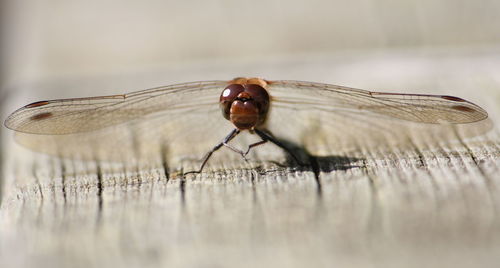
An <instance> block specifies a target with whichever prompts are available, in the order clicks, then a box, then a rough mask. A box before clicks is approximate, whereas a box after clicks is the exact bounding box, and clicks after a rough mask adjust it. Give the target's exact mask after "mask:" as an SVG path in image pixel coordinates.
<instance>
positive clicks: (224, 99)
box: [219, 84, 245, 120]
mask: <svg viewBox="0 0 500 268" xmlns="http://www.w3.org/2000/svg"><path fill="white" fill-rule="evenodd" d="M244 90H245V88H244V87H243V86H242V85H240V84H232V85H229V86H227V87H226V88H224V90H223V91H222V93H221V94H220V98H219V103H220V107H221V110H222V115H224V117H225V118H226V119H227V120H229V112H230V110H231V103H232V102H233V101H234V99H236V97H238V95H239V94H240V93H241V92H243V91H244Z"/></svg>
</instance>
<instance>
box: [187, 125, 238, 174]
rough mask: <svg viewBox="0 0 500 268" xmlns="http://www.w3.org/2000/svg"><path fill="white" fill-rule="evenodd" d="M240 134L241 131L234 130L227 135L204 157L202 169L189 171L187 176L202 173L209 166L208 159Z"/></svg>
mask: <svg viewBox="0 0 500 268" xmlns="http://www.w3.org/2000/svg"><path fill="white" fill-rule="evenodd" d="M239 133H240V131H239V130H238V129H233V130H232V131H231V132H230V133H229V135H227V136H226V137H225V138H224V139H223V140H222V142H221V143H219V144H217V145H215V146H214V148H212V150H210V151H209V152H208V153H207V154H206V155H205V156H204V157H203V162H202V164H201V166H200V169H198V170H196V171H189V172H186V173H185V174H192V173H201V171H202V170H203V168H204V167H205V164H207V162H208V159H210V156H212V154H213V153H214V152H215V151H217V150H219V149H220V148H221V147H222V146H223V145H226V144H227V143H228V142H229V141H230V140H232V139H233V138H234V137H236V135H238V134H239Z"/></svg>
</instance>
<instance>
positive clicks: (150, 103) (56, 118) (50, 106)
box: [5, 81, 227, 135]
mask: <svg viewBox="0 0 500 268" xmlns="http://www.w3.org/2000/svg"><path fill="white" fill-rule="evenodd" d="M225 84H227V82H225V81H205V82H193V83H183V84H176V85H170V86H165V87H158V88H152V89H147V90H143V91H137V92H132V93H128V94H122V95H112V96H100V97H89V98H76V99H60V100H48V101H38V102H34V103H31V104H28V105H26V106H24V107H22V108H20V109H18V110H17V111H15V112H14V113H12V114H11V115H10V116H9V117H8V118H7V120H6V121H5V126H7V127H8V128H10V129H13V130H16V131H19V132H24V133H32V134H50V135H54V134H72V133H81V132H88V131H94V130H99V129H102V128H105V127H109V126H113V125H117V124H120V123H124V122H129V121H132V120H135V119H141V120H145V119H147V117H150V116H156V115H158V114H162V115H164V116H167V117H173V116H174V115H175V116H176V117H178V116H182V114H183V113H190V112H196V111H197V110H201V111H202V112H206V111H207V110H211V109H214V108H216V107H217V104H218V103H217V97H218V95H219V94H220V91H221V90H222V88H223V87H224V85H225Z"/></svg>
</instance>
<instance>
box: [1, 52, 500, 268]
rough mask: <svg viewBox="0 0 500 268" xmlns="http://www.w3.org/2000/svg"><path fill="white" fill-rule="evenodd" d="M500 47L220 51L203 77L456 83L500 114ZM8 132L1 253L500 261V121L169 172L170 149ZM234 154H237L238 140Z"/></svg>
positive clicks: (426, 85)
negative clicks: (58, 153) (83, 143)
mask: <svg viewBox="0 0 500 268" xmlns="http://www.w3.org/2000/svg"><path fill="white" fill-rule="evenodd" d="M499 55H500V54H499V53H498V51H497V50H495V49H493V50H489V51H486V52H485V51H482V52H480V53H476V52H475V51H473V53H471V52H470V51H469V52H467V53H464V54H460V53H458V54H454V56H449V55H447V54H446V53H442V52H437V53H436V54H430V55H418V54H412V53H406V52H403V53H395V54H383V55H375V56H373V55H372V56H366V55H360V56H356V57H347V58H346V57H340V58H336V57H329V58H321V59H318V58H317V59H314V60H309V61H304V62H300V63H295V64H282V65H278V64H274V65H273V64H271V65H270V66H272V67H273V68H268V69H263V68H262V67H255V66H258V65H257V64H256V65H252V66H254V67H248V66H246V67H240V68H239V69H238V68H236V69H231V71H228V70H229V68H230V67H231V68H232V67H234V66H230V67H223V68H220V70H218V71H217V72H212V73H209V74H207V76H208V77H206V79H211V78H219V79H226V78H231V77H220V76H219V77H213V76H215V75H220V74H230V75H233V74H232V73H231V72H236V71H246V72H247V73H250V74H249V75H254V74H255V75H260V76H265V77H266V78H270V79H274V78H289V79H307V80H316V81H318V82H330V83H337V84H344V85H346V86H355V87H360V88H366V89H377V90H390V89H393V91H402V92H405V90H407V91H408V92H414V93H435V94H447V95H455V96H460V97H463V98H465V99H469V100H471V101H473V102H475V103H477V104H478V105H480V106H482V107H483V108H485V109H486V110H487V111H488V113H489V114H490V118H491V121H492V122H493V123H495V124H496V125H498V124H499V123H500V121H499V116H500V75H498V70H500V60H499V58H500V57H499ZM268 66H269V65H268ZM278 67H279V68H278ZM224 68H227V69H224ZM252 68H253V69H252ZM401 68H407V69H405V70H404V71H401ZM314 70H318V71H317V72H315V71H314ZM187 72H189V68H186V73H187ZM247 73H240V74H239V75H246V74H247ZM191 75H193V74H191ZM201 75H203V73H199V74H198V77H201ZM193 76H194V75H193ZM186 77H188V75H186ZM112 79H113V78H110V80H112ZM137 79H138V80H140V79H139V78H137ZM201 79H203V77H201ZM336 79H338V80H340V81H336ZM128 82H129V81H124V82H123V83H128ZM167 83H168V81H167ZM97 84H99V83H97ZM134 85H140V83H136V84H134ZM54 88H55V89H57V88H58V87H57V84H56V87H54ZM61 88H64V86H61ZM426 89H427V90H426ZM429 89H431V90H429ZM418 90H421V91H418ZM46 92H49V91H46ZM114 93H121V92H114ZM12 94H13V95H12ZM54 94H55V95H57V94H58V92H57V90H56V91H55V92H54ZM60 94H69V93H67V92H64V93H62V91H61V93H60ZM37 95H38V96H37V97H40V99H46V98H50V96H52V95H50V94H48V93H47V95H44V93H43V91H41V92H38V93H37ZM26 96H29V97H32V96H31V95H29V94H24V95H23V94H21V93H19V92H18V93H17V94H14V93H11V98H10V100H11V101H10V102H9V107H10V108H14V106H18V105H21V104H25V103H27V102H28V101H31V100H32V99H31V98H27V97H26ZM64 97H67V96H66V95H65V96H64ZM35 100H36V99H35ZM4 112H7V111H4ZM1 133H2V160H3V162H2V168H3V170H2V185H3V186H2V204H1V211H0V266H1V267H159V266H164V267H261V266H263V267H334V265H336V266H337V267H387V266H389V267H423V266H425V267H452V266H454V267H496V266H497V265H498V263H500V218H499V216H498V213H499V206H500V191H499V187H500V176H499V174H500V173H499V165H500V148H499V143H500V136H499V132H498V128H497V127H494V128H493V129H492V130H491V131H490V132H488V133H486V134H485V135H482V136H478V137H474V138H465V139H461V140H459V141H458V142H455V143H453V144H445V145H443V144H442V145H437V146H435V145H432V146H421V145H420V143H416V142H415V143H413V144H412V146H410V147H409V148H397V147H386V148H377V149H373V148H364V147H362V146H361V147H360V148H358V150H357V151H351V152H350V153H349V152H341V153H339V155H334V156H330V157H318V158H314V159H313V160H314V162H315V163H316V164H317V166H314V165H313V166H308V167H304V168H299V167H297V166H295V165H286V161H284V159H283V154H282V153H281V151H279V149H276V148H275V147H273V146H271V145H266V146H262V147H259V148H257V150H256V151H255V153H254V154H253V155H252V157H253V159H254V161H250V163H249V164H247V163H245V162H244V161H241V160H240V159H237V158H232V160H231V164H228V165H227V166H222V167H220V166H219V167H217V164H215V165H212V169H211V170H208V172H207V173H204V174H202V175H201V176H186V177H182V176H179V175H178V174H174V173H170V172H165V169H164V166H163V165H157V166H155V165H151V166H148V167H140V166H127V165H124V166H118V167H117V166H112V165H110V164H107V163H105V162H97V163H96V162H78V161H71V160H60V159H57V158H53V157H50V156H46V155H43V154H37V153H33V152H31V151H29V150H27V149H24V148H22V147H20V146H19V145H17V144H15V142H14V141H13V137H12V132H10V131H7V130H6V129H4V128H3V129H2V130H1ZM418 135H419V134H418V133H417V136H418ZM422 135H424V133H422ZM221 138H222V137H221ZM410 144H411V143H410ZM221 155H222V156H220V157H222V160H224V157H225V155H231V154H224V153H222V154H221ZM255 159H257V160H255ZM258 159H267V160H265V161H262V162H259V160H258ZM270 160H275V161H270ZM214 163H217V161H216V162H214ZM232 167H235V168H232ZM170 168H172V167H170Z"/></svg>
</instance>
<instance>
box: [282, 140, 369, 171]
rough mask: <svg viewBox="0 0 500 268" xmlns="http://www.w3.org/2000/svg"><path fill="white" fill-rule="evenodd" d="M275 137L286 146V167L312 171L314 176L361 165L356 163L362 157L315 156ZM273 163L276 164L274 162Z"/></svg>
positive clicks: (290, 142)
mask: <svg viewBox="0 0 500 268" xmlns="http://www.w3.org/2000/svg"><path fill="white" fill-rule="evenodd" d="M275 139H276V140H277V141H279V142H280V143H281V144H282V145H283V147H285V148H286V149H285V152H288V153H287V154H286V165H287V166H288V167H293V168H295V169H296V170H298V171H312V172H314V174H316V176H319V173H320V172H332V171H337V170H339V171H345V170H348V169H351V168H359V167H361V166H360V165H357V164H356V163H359V162H360V161H362V160H364V159H363V158H356V157H345V156H336V155H329V156H316V155H313V154H311V153H310V152H309V151H308V150H307V149H306V148H305V147H304V146H302V145H299V144H297V143H295V142H292V141H289V140H286V139H282V138H278V137H275ZM292 154H293V155H292ZM297 160H299V161H297ZM273 163H275V164H278V163H276V162H273ZM278 165H279V164H278Z"/></svg>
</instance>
